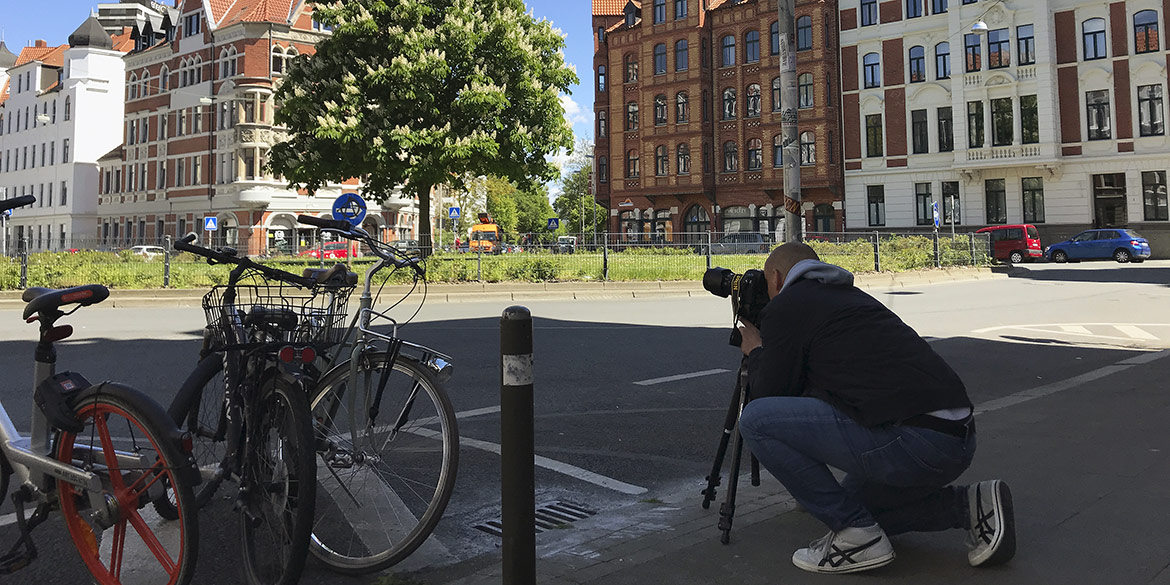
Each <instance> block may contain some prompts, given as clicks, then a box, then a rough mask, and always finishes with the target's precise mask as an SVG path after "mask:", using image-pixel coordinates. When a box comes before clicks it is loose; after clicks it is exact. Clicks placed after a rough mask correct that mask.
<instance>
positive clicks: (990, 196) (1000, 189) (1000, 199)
mask: <svg viewBox="0 0 1170 585" xmlns="http://www.w3.org/2000/svg"><path fill="white" fill-rule="evenodd" d="M1004 184H1005V181H1004V180H1003V179H988V180H987V181H984V183H983V193H984V196H985V197H986V199H987V223H989V224H993V223H1007V191H1006V188H1005V186H1004Z"/></svg>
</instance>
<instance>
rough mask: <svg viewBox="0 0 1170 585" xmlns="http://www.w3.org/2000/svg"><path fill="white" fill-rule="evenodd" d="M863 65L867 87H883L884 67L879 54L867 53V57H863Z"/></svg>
mask: <svg viewBox="0 0 1170 585" xmlns="http://www.w3.org/2000/svg"><path fill="white" fill-rule="evenodd" d="M861 63H862V65H863V66H864V68H865V87H867V88H872V87H881V86H882V65H881V58H880V57H878V54H877V53H866V55H865V57H862V60H861Z"/></svg>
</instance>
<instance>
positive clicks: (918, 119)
mask: <svg viewBox="0 0 1170 585" xmlns="http://www.w3.org/2000/svg"><path fill="white" fill-rule="evenodd" d="M910 142H911V145H912V148H913V153H914V154H926V153H927V152H930V146H929V142H930V137H929V133H928V132H927V121H926V110H914V111H912V112H910Z"/></svg>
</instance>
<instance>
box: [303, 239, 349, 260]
mask: <svg viewBox="0 0 1170 585" xmlns="http://www.w3.org/2000/svg"><path fill="white" fill-rule="evenodd" d="M297 256H302V257H309V258H320V257H321V248H310V249H308V250H305V251H304V252H301V253H300V254H297ZM346 258H349V242H332V243H329V244H325V259H326V260H336V259H342V260H344V259H346Z"/></svg>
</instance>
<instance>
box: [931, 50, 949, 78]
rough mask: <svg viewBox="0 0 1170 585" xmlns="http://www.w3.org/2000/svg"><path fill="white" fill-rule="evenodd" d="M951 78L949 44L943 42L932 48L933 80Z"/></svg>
mask: <svg viewBox="0 0 1170 585" xmlns="http://www.w3.org/2000/svg"><path fill="white" fill-rule="evenodd" d="M950 76H951V44H950V43H948V42H946V41H943V42H941V43H939V44H937V45H935V46H934V78H935V79H949V78H950Z"/></svg>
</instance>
